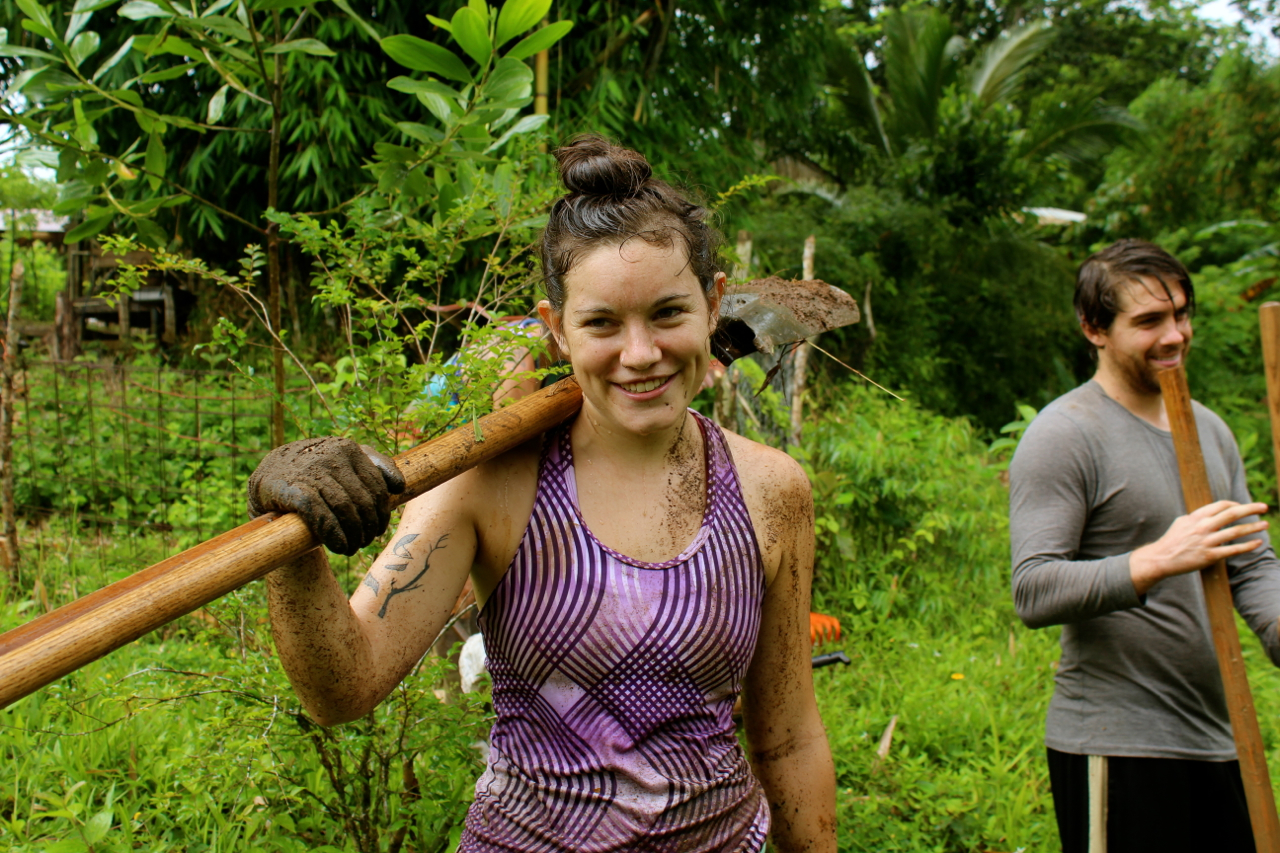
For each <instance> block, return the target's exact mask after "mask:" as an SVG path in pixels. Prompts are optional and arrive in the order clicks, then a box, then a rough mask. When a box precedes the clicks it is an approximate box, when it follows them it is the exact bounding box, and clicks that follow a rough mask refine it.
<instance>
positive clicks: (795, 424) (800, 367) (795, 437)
mask: <svg viewBox="0 0 1280 853" xmlns="http://www.w3.org/2000/svg"><path fill="white" fill-rule="evenodd" d="M817 245H818V241H817V238H816V237H815V236H814V235H812V234H810V235H809V236H808V237H806V238H805V240H804V255H803V258H804V260H803V265H802V267H801V277H802V278H803V279H804V280H805V281H813V256H814V252H815V251H816V248H817ZM792 358H793V359H794V361H792V363H791V367H792V371H791V377H792V378H791V443H792V444H793V445H798V444H800V433H801V431H802V430H803V429H804V392H805V387H806V386H807V385H808V384H809V381H808V380H809V345H808V344H807V343H806V342H804V341H801V342H800V343H799V344H797V345H796V349H795V353H794V354H793V355H792Z"/></svg>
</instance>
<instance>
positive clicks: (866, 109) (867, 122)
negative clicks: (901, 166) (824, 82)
mask: <svg viewBox="0 0 1280 853" xmlns="http://www.w3.org/2000/svg"><path fill="white" fill-rule="evenodd" d="M829 72H830V74H831V76H832V81H833V83H835V86H834V87H833V89H832V94H834V95H835V96H836V98H837V99H838V100H839V102H840V104H841V105H842V106H843V107H844V109H845V112H846V113H847V114H848V116H849V118H850V119H851V120H852V121H853V122H854V123H855V124H856V125H858V126H859V127H863V128H866V127H869V128H871V129H872V130H873V131H874V138H875V142H876V145H877V146H878V147H879V148H880V152H881V153H882V154H885V155H887V156H890V157H892V156H893V146H892V145H891V144H890V142H889V136H888V135H887V134H886V133H885V131H884V122H883V121H882V120H881V117H880V107H879V105H878V104H877V102H876V91H875V85H874V84H873V83H872V82H871V75H870V74H868V73H867V65H866V63H865V62H864V61H863V59H862V57H860V56H858V55H857V54H856V53H854V52H852V51H836V52H835V53H834V54H833V55H832V57H831V64H830V66H829Z"/></svg>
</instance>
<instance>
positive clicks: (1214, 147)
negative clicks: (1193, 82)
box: [1089, 54, 1280, 264]
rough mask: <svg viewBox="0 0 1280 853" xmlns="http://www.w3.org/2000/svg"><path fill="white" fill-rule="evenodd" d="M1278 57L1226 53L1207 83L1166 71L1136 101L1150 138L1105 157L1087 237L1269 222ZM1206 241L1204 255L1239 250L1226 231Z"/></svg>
mask: <svg viewBox="0 0 1280 853" xmlns="http://www.w3.org/2000/svg"><path fill="white" fill-rule="evenodd" d="M1278 104H1280V66H1273V67H1271V68H1264V67H1260V66H1259V65H1257V64H1256V63H1255V62H1254V61H1252V60H1251V59H1249V58H1248V57H1246V56H1244V55H1241V54H1231V55H1229V56H1227V57H1225V58H1224V59H1223V61H1222V62H1220V63H1219V64H1218V66H1217V68H1216V69H1215V70H1214V73H1213V77H1212V79H1211V80H1210V81H1209V82H1208V83H1207V85H1204V86H1199V87H1195V88H1192V87H1190V86H1188V85H1187V84H1186V83H1185V82H1183V81H1178V80H1172V79H1166V80H1162V81H1159V82H1157V83H1155V84H1153V85H1152V86H1151V87H1150V88H1149V89H1148V90H1147V91H1146V92H1145V93H1143V95H1142V97H1140V98H1138V99H1137V100H1136V101H1135V102H1134V104H1133V109H1134V112H1135V114H1137V115H1138V116H1140V117H1141V118H1142V119H1143V120H1144V121H1145V122H1147V124H1148V126H1149V127H1150V144H1149V145H1146V146H1140V147H1125V148H1121V149H1119V150H1117V151H1116V152H1115V154H1114V155H1112V156H1111V157H1110V159H1109V161H1108V164H1107V179H1106V183H1105V184H1104V185H1103V186H1102V187H1100V188H1099V190H1098V195H1097V200H1096V203H1095V206H1094V207H1093V209H1091V210H1090V215H1091V217H1096V218H1097V220H1098V221H1099V222H1100V223H1102V227H1101V229H1100V230H1101V232H1102V233H1101V234H1098V231H1097V230H1092V231H1091V232H1090V234H1089V237H1090V239H1094V240H1101V239H1106V240H1112V239H1116V238H1119V237H1127V236H1150V235H1154V234H1159V233H1161V232H1174V231H1176V230H1177V229H1179V228H1189V229H1192V230H1195V229H1199V228H1203V227H1205V226H1208V225H1210V224H1212V223H1217V222H1221V221H1226V220H1241V219H1260V220H1266V221H1275V220H1276V219H1277V215H1278V213H1280V193H1278V192H1277V189H1276V188H1277V185H1278V183H1277V182H1278V181H1280V154H1278V153H1277V151H1276V147H1275V145H1274V141H1275V139H1276V138H1278V137H1280V106H1277V105H1278ZM1217 236H1218V239H1217V240H1213V241H1205V243H1204V245H1203V247H1202V258H1201V262H1202V263H1205V262H1212V263H1217V264H1224V263H1227V262H1229V261H1233V260H1235V259H1236V257H1238V256H1239V254H1240V253H1241V251H1242V250H1241V245H1240V243H1239V242H1238V241H1237V240H1236V239H1233V238H1235V237H1239V236H1246V235H1245V232H1236V234H1231V233H1229V232H1223V233H1220V234H1218V235H1217Z"/></svg>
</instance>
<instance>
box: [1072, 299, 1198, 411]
mask: <svg viewBox="0 0 1280 853" xmlns="http://www.w3.org/2000/svg"><path fill="white" fill-rule="evenodd" d="M1170 292H1172V294H1173V300H1172V301H1170V299H1169V296H1168V295H1167V294H1166V293H1165V290H1164V287H1163V286H1161V284H1160V282H1159V281H1158V280H1156V279H1154V278H1152V277H1150V276H1142V277H1140V279H1139V280H1138V281H1134V282H1130V283H1129V284H1128V285H1126V286H1125V288H1124V289H1123V290H1122V291H1121V294H1120V310H1119V311H1118V312H1116V319H1115V321H1114V322H1113V323H1112V324H1111V328H1110V329H1106V330H1105V331H1100V330H1098V329H1095V328H1093V327H1091V326H1087V325H1086V326H1085V328H1084V333H1085V337H1087V338H1088V339H1089V341H1090V343H1092V344H1093V345H1094V346H1096V347H1098V368H1099V371H1107V372H1108V373H1110V374H1111V375H1112V376H1113V377H1114V378H1116V379H1120V380H1122V381H1123V382H1124V383H1125V384H1126V385H1128V387H1129V388H1130V390H1132V391H1133V392H1134V393H1137V394H1142V395H1150V394H1159V393H1160V380H1159V379H1158V378H1157V377H1156V374H1157V373H1158V372H1159V371H1161V370H1167V369H1169V368H1171V367H1177V366H1178V365H1179V364H1180V363H1182V360H1183V359H1185V358H1186V355H1187V349H1188V347H1190V345H1191V317H1190V314H1189V312H1188V310H1187V295H1186V294H1185V293H1183V292H1182V288H1181V287H1178V286H1177V285H1174V286H1173V287H1171V288H1170Z"/></svg>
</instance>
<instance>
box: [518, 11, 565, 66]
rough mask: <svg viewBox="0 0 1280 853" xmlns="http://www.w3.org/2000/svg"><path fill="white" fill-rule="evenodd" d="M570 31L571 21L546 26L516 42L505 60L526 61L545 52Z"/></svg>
mask: <svg viewBox="0 0 1280 853" xmlns="http://www.w3.org/2000/svg"><path fill="white" fill-rule="evenodd" d="M571 29H573V21H556V22H555V23H554V24H547V25H546V26H545V27H543V28H542V29H539V30H534V31H533V32H531V33H529V35H527V36H525V37H524V38H522V39H520V41H518V42H516V46H515V47H513V48H511V50H509V51H507V57H506V58H507V59H521V60H523V59H528V58H529V57H531V56H533V55H534V54H535V53H538V52H539V51H543V50H546V49H547V48H549V47H551V45H553V44H555V43H556V42H558V41H560V39H562V38H564V37H565V36H566V35H568V33H569V30H571Z"/></svg>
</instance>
